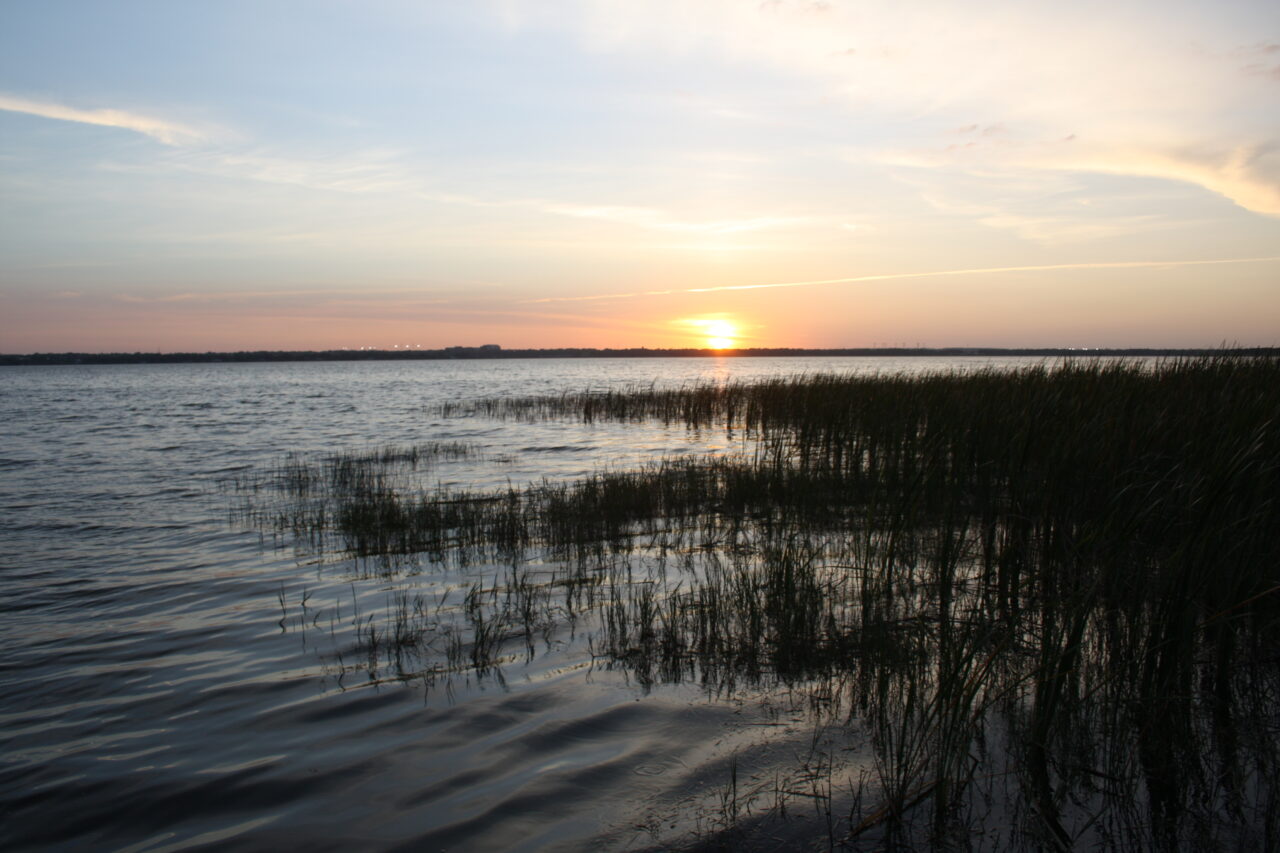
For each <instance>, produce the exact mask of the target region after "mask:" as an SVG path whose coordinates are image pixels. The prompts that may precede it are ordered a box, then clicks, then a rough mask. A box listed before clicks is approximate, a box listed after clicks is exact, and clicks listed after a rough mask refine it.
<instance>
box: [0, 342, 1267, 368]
mask: <svg viewBox="0 0 1280 853" xmlns="http://www.w3.org/2000/svg"><path fill="white" fill-rule="evenodd" d="M1220 351H1221V350H1220V349H1087V350H1086V349H1064V348H1034V349H1022V348H1012V349H1010V348H1001V347H940V348H926V347H879V348H854V349H798V348H790V347H769V348H764V347H753V348H745V349H731V350H712V349H694V348H685V349H649V348H648V347H631V348H628V349H591V348H586V347H562V348H558V349H501V348H500V347H497V346H494V345H492V344H490V345H486V346H481V347H447V348H445V349H434V350H427V349H422V350H417V349H415V350H408V349H405V350H399V349H396V350H345V349H344V350H253V351H242V352H132V353H129V352H112V353H93V352H62V353H30V354H25V355H16V354H0V365H47V364H175V363H200V362H208V363H215V362H270V361H418V360H448V359H497V358H706V357H721V358H726V357H727V358H752V357H755V358H761V357H780V356H782V357H786V356H950V357H955V356H966V355H973V356H1041V357H1046V358H1052V357H1062V356H1075V357H1095V356H1111V357H1114V356H1190V355H1208V354H1211V353H1214V352H1220ZM1232 352H1236V353H1240V354H1245V355H1272V356H1275V355H1280V348H1277V347H1253V348H1245V349H1232Z"/></svg>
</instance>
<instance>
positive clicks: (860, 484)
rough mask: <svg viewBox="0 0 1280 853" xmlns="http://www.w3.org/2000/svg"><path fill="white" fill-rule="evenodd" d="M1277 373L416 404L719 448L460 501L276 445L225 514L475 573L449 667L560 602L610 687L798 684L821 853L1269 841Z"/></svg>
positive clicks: (312, 541)
mask: <svg viewBox="0 0 1280 853" xmlns="http://www.w3.org/2000/svg"><path fill="white" fill-rule="evenodd" d="M1278 389H1280V364H1278V363H1277V361H1276V360H1274V359H1267V358H1257V357H1245V356H1240V355H1235V354H1232V353H1230V352H1227V353H1223V354H1220V355H1217V356H1211V357H1204V358H1196V359H1189V360H1176V361H1167V362H1162V363H1159V364H1156V365H1154V366H1140V365H1137V364H1128V363H1123V362H1098V361H1093V362H1077V363H1067V364H1064V365H1062V366H1059V367H1056V368H1049V367H1034V368H1028V369H1024V370H1018V371H1013V372H998V371H987V372H979V373H976V374H965V375H960V374H937V375H928V376H923V377H907V376H872V377H857V376H827V375H815V376H805V377H797V378H791V379H777V380H769V381H764V382H757V383H748V384H732V383H730V384H724V385H715V386H696V387H691V388H685V389H676V390H669V391H668V390H658V389H640V390H634V391H629V392H610V393H604V394H569V395H562V396H556V397H530V398H522V399H501V400H487V401H480V402H475V403H468V404H466V405H465V406H457V405H449V406H445V407H443V408H442V411H441V412H440V414H443V415H446V416H485V417H498V418H509V419H523V420H539V419H551V418H560V419H570V420H578V421H581V422H583V423H598V422H603V421H615V422H622V423H629V422H640V421H657V422H661V423H665V424H668V425H673V424H676V425H678V424H683V425H685V426H686V427H688V428H689V429H695V430H709V429H724V430H726V431H729V432H732V433H734V434H736V435H740V436H745V437H746V439H747V441H746V442H745V443H744V445H743V447H744V449H743V450H742V452H740V453H738V454H736V455H730V456H722V457H716V458H707V459H696V458H682V459H670V460H663V461H658V462H655V463H653V464H650V465H647V466H643V467H640V468H638V469H636V470H627V471H608V470H606V471H601V472H598V473H596V474H593V475H591V476H589V477H586V478H584V479H582V480H580V481H577V482H573V483H550V482H544V483H540V484H533V485H530V486H528V487H525V488H520V489H516V488H510V489H507V490H506V491H503V492H497V493H483V494H477V493H465V492H450V491H445V490H430V489H421V488H414V487H412V486H410V485H408V483H407V481H406V480H405V478H404V477H403V476H402V475H403V474H404V473H405V471H406V468H405V466H406V464H409V465H410V466H411V465H413V464H419V463H420V461H421V458H422V457H415V459H414V461H413V462H412V463H408V462H407V459H402V458H401V457H400V456H398V455H397V454H396V453H389V454H384V455H382V456H378V455H376V454H366V455H363V456H347V457H338V456H335V457H330V458H327V459H325V460H322V461H321V462H320V463H312V462H307V461H305V460H300V459H299V460H294V461H292V462H287V463H286V464H285V466H283V468H282V469H281V471H280V472H276V473H275V474H274V475H273V477H274V482H275V483H277V484H278V485H277V487H276V489H275V495H276V497H277V498H279V499H278V500H275V501H267V502H265V504H263V505H259V506H256V507H255V508H254V509H253V510H252V511H250V512H247V513H246V515H245V517H247V518H252V519H254V520H255V521H256V523H258V524H260V525H262V526H264V527H265V528H268V529H272V530H275V531H279V532H282V533H285V532H287V533H289V534H291V535H293V536H295V537H297V538H298V539H299V540H300V541H304V542H306V543H308V544H309V546H310V547H313V548H315V549H317V550H326V549H328V550H333V551H336V552H338V553H341V554H343V555H345V556H346V557H349V558H352V559H355V560H357V561H366V562H367V561H374V562H377V563H378V565H380V566H381V567H382V568H383V570H384V571H390V570H393V569H400V568H405V567H412V566H415V565H420V564H421V563H422V562H424V561H425V562H427V563H431V564H435V565H438V566H445V567H454V568H459V567H466V566H473V565H479V564H488V565H492V566H494V567H506V568H505V569H502V570H501V571H500V572H499V571H498V570H497V569H495V571H494V573H493V575H492V579H491V580H490V581H488V582H484V581H478V582H477V583H476V585H475V586H474V587H473V588H472V589H471V590H470V592H468V594H467V596H466V598H465V601H464V603H463V604H462V605H461V607H460V609H459V610H458V611H457V614H458V615H457V619H456V621H455V622H453V623H450V624H449V625H448V626H446V627H445V628H441V629H439V631H442V632H443V633H444V634H445V635H448V636H450V637H452V638H453V640H452V643H453V645H452V646H451V648H453V652H452V656H451V657H449V660H450V661H451V662H450V663H449V665H450V666H453V667H455V668H457V667H466V666H469V667H470V668H471V669H472V670H474V671H476V672H484V671H486V670H488V669H492V668H493V666H494V662H495V661H499V660H502V659H503V655H508V656H509V655H511V654H513V652H512V649H517V650H519V649H522V650H523V654H525V655H526V656H528V655H532V654H534V650H535V646H536V643H535V641H534V637H535V635H537V634H538V633H539V632H541V634H542V635H543V636H544V637H548V636H550V633H551V632H552V631H554V630H555V626H556V625H557V624H572V625H577V624H578V621H579V620H589V624H590V625H591V626H592V632H591V635H590V647H591V649H592V651H593V653H594V654H595V655H597V657H598V658H599V659H600V660H601V661H602V662H603V664H604V665H610V666H616V667H621V668H624V669H626V670H627V671H629V672H631V673H633V674H634V675H635V677H636V679H637V680H638V681H639V682H640V683H641V684H656V683H664V682H678V681H695V682H698V683H701V684H703V685H704V686H705V687H706V688H707V689H708V690H709V691H713V692H717V693H732V692H733V691H735V690H738V689H740V688H743V687H746V686H750V687H753V688H758V687H759V686H760V685H775V686H777V687H779V688H786V689H796V688H800V687H802V688H804V689H805V690H807V691H809V695H810V696H812V697H814V699H813V701H814V703H815V705H820V706H821V708H820V710H821V712H822V713H823V714H825V715H826V716H827V717H828V718H831V719H836V718H839V719H844V720H848V721H850V722H853V723H856V724H857V725H860V726H863V727H865V728H866V729H867V730H868V732H869V735H870V742H871V749H872V753H873V766H874V782H870V781H867V780H864V783H863V784H860V785H858V786H856V789H855V791H854V794H853V795H852V796H851V797H849V798H848V802H849V803H851V804H853V805H850V812H849V813H848V815H847V816H846V818H845V821H844V823H843V824H842V825H841V826H842V828H839V829H837V828H836V826H835V824H834V823H832V824H830V828H829V842H830V844H831V846H836V845H837V844H845V843H847V844H857V843H859V839H861V838H863V837H865V836H867V835H868V834H875V835H876V837H877V838H878V839H879V842H878V843H883V844H885V845H887V846H890V847H892V846H894V845H905V846H921V845H926V846H929V845H931V846H933V847H936V848H939V849H943V848H951V847H968V846H972V844H973V843H974V841H973V836H972V832H973V827H974V826H975V825H979V824H982V822H983V820H984V818H983V817H982V815H983V814H986V815H992V814H995V815H998V816H1000V817H999V819H998V820H997V819H990V818H987V820H988V821H989V822H991V823H992V825H991V827H989V835H988V836H987V837H986V840H985V841H983V842H982V843H981V844H979V846H984V845H991V846H1006V847H1013V848H1036V849H1071V848H1074V847H1078V846H1083V845H1088V846H1094V847H1101V848H1104V849H1134V848H1135V847H1137V848H1144V849H1170V850H1173V849H1190V848H1197V849H1208V848H1215V847H1232V848H1263V847H1272V846H1275V845H1276V844H1277V843H1278V842H1280V819H1277V818H1276V817H1275V815H1277V814H1280V803H1278V802H1277V796H1278V795H1280V750H1278V749H1277V740H1276V732H1277V730H1278V729H1280V678H1278V677H1277V676H1280V666H1277V664H1278V662H1280V643H1278V642H1277V641H1278V640H1280V634H1278V632H1277V629H1278V628H1280V618H1278V617H1280V568H1278V567H1280V538H1278V537H1277V535H1276V533H1277V531H1280V390H1278ZM441 452H453V451H441ZM410 470H411V467H410ZM268 479H270V478H268ZM251 491H252V490H251ZM535 568H536V570H537V571H536V573H535V571H534V569H535ZM410 621H411V620H410ZM429 634H430V631H429V630H427V628H425V627H424V628H420V629H419V628H414V629H411V630H407V631H406V632H404V633H402V632H400V631H399V630H397V631H395V632H394V634H393V637H394V639H393V640H392V642H393V643H394V644H395V645H396V647H400V646H404V647H406V648H407V647H415V648H422V647H424V646H430V643H431V641H430V639H429V636H428V635H429ZM464 636H465V638H466V639H465V640H464V639H462V638H463V637H464ZM447 657H448V656H447ZM869 785H870V786H873V787H874V790H873V791H869V790H868V786H869ZM838 787H839V785H835V784H834V783H833V782H832V781H831V780H830V779H829V780H828V788H827V789H828V791H832V790H834V789H835V788H838ZM829 802H830V798H829ZM738 803H739V801H738V799H737V797H736V795H735V796H734V797H733V798H732V800H731V804H732V808H731V809H730V811H732V813H733V816H734V819H735V820H736V819H737V818H738V812H739V805H738Z"/></svg>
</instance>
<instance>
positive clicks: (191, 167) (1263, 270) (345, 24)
mask: <svg viewBox="0 0 1280 853" xmlns="http://www.w3.org/2000/svg"><path fill="white" fill-rule="evenodd" d="M0 309H2V310H0V352H7V353H26V352H67V351H76V352H138V351H142V352H152V351H162V352H172V351H200V352H203V351H209V350H258V349H271V350H297V349H338V348H351V349H355V348H359V347H374V348H379V349H383V348H385V349H391V348H393V347H421V348H423V349H435V348H440V347H445V346H474V345H480V344H488V343H496V344H499V345H501V346H504V347H508V348H525V347H533V348H547V347H561V346H564V347H638V346H647V347H704V346H705V347H716V348H726V347H868V346H899V345H906V346H917V345H919V346H931V347H949V346H997V347H999V346H1008V347H1216V346H1220V345H1223V344H1227V345H1231V344H1238V345H1242V346H1276V345H1280V3H1276V2H1274V0H1217V2H1212V3H1210V2H1203V0H1195V2H1190V1H1189V0H1159V2H1152V1H1151V0H1133V2H1125V3H1116V2H1105V3H1104V2H1093V0H1075V2H1071V3H1067V2H1036V0H1018V2H984V3H981V4H962V3H954V2H930V0H921V2H911V3H900V2H894V3H890V2H840V0H830V2H809V0H805V1H804V2H784V0H765V2H760V0H645V2H634V0H613V2H605V0H598V1H597V0H528V2H522V0H468V2H446V0H436V2H377V0H373V2H370V0H364V1H363V2H359V3H355V2H351V3H344V2H323V0H315V1H314V2H313V0H308V2H277V0H251V2H236V0H222V2H217V3H177V2H171V0H159V1H158V2H130V0H117V2H112V3H102V2H88V0H80V2H70V0H8V2H5V3H3V4H0Z"/></svg>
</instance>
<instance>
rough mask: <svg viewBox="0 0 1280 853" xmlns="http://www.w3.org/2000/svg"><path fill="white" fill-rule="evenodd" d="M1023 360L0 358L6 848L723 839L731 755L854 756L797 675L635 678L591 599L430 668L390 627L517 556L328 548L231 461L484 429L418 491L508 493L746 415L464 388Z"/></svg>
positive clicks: (916, 368)
mask: <svg viewBox="0 0 1280 853" xmlns="http://www.w3.org/2000/svg"><path fill="white" fill-rule="evenodd" d="M1028 363H1037V360H1036V359H1023V358H1007V359H1002V360H992V359H988V358H967V359H945V360H944V359H937V358H934V359H929V358H903V359H890V358H882V359H853V358H787V359H749V358H738V359H734V358H726V359H714V358H698V359H635V360H630V359H600V360H592V359H581V360H552V359H547V360H493V361H415V362H359V363H346V362H322V363H284V364H178V365H121V366H84V367H73V366H65V367H31V368H0V422H3V423H4V424H5V434H6V439H5V442H4V446H3V447H2V448H0V505H2V506H3V508H4V510H3V511H4V522H3V528H0V530H2V534H0V535H2V536H3V540H0V541H2V544H3V557H0V600H3V602H4V610H5V617H4V620H3V622H0V634H2V636H3V641H2V642H0V680H2V682H0V687H2V692H0V695H2V696H3V699H0V742H2V744H3V748H2V750H0V810H2V811H3V813H4V814H5V819H4V821H3V826H0V846H3V847H4V848H5V849H46V848H49V847H63V848H76V849H127V850H138V851H141V850H176V849H183V848H189V847H201V846H220V845H227V846H235V847H236V848H238V849H264V850H265V849H279V848H283V847H286V846H288V847H293V846H306V847H308V848H312V849H330V848H350V847H359V848H361V849H398V848H405V849H409V848H412V849H502V850H544V849H556V850H563V849H599V848H601V847H603V848H606V849H640V848H645V847H651V846H660V845H664V844H668V843H675V841H673V839H674V840H678V841H679V843H682V844H684V843H689V842H691V841H696V840H698V839H705V838H708V837H711V836H712V834H713V833H714V832H715V830H716V829H717V828H718V827H719V826H721V825H722V823H723V822H724V818H725V813H726V811H727V810H730V809H734V808H736V807H737V804H736V803H730V802H729V800H728V797H736V796H737V789H736V786H737V784H738V783H739V778H738V777H739V775H740V774H739V768H740V767H742V768H743V769H742V771H741V775H742V776H743V779H742V784H743V786H744V790H745V781H746V780H745V777H746V775H747V770H748V769H749V770H750V771H751V773H752V774H753V777H752V778H754V779H756V780H759V779H761V778H764V777H766V776H767V774H768V773H769V772H773V771H772V770H771V768H773V767H774V766H775V763H777V766H782V764H787V763H790V764H794V759H795V756H796V755H797V754H798V753H803V752H804V750H805V749H810V748H811V747H812V745H813V744H814V743H816V741H817V740H818V739H820V738H828V739H834V740H833V741H832V742H833V743H834V744H835V745H836V750H837V751H839V750H841V749H843V750H844V752H845V753H846V754H847V755H848V760H849V761H852V762H856V761H858V760H859V752H858V748H859V740H858V736H857V733H856V730H843V729H841V730H831V729H821V730H820V729H818V728H815V727H814V725H813V724H812V721H811V720H810V719H809V718H808V716H807V714H806V710H805V707H804V705H803V703H797V702H794V701H791V698H790V697H788V696H787V695H785V692H783V691H769V690H766V689H762V688H754V689H750V690H747V689H744V690H741V691H726V690H723V689H716V690H711V689H707V688H706V687H705V686H704V685H699V684H697V683H693V684H690V683H687V682H686V683H664V682H663V681H662V680H661V679H659V680H657V681H656V682H655V681H653V680H645V681H644V682H643V683H642V682H640V681H638V680H637V679H636V678H634V677H633V674H632V673H630V672H629V671H628V670H627V669H626V668H625V667H613V666H609V665H606V664H605V663H603V662H602V661H601V659H600V657H599V655H596V654H593V652H592V644H591V643H592V636H591V631H592V626H591V623H590V620H584V621H575V620H571V619H565V620H562V621H561V622H557V623H554V624H547V625H544V626H543V629H542V631H541V633H540V634H539V636H538V637H537V638H536V641H535V640H531V641H529V642H527V643H526V642H523V641H522V642H517V643H514V644H513V647H515V648H516V649H517V651H516V652H515V653H513V654H510V655H507V656H506V657H504V658H503V660H502V662H501V663H500V665H498V666H497V667H494V668H492V669H488V670H486V671H477V670H474V669H472V670H468V669H467V668H465V667H460V668H459V667H455V668H453V669H451V670H450V669H441V668H440V667H438V666H436V665H435V663H433V659H432V657H431V652H430V649H431V648H432V646H431V643H432V642H433V641H432V638H431V637H420V638H419V639H421V641H422V643H421V645H422V646H423V648H425V649H427V651H426V652H423V653H422V654H421V655H419V656H418V657H417V658H415V659H413V660H407V659H405V657H404V656H403V655H402V654H400V652H402V651H403V649H402V648H401V647H400V646H399V645H396V644H388V643H387V641H386V639H385V638H386V636H387V633H386V632H387V631H390V630H392V626H393V624H394V623H395V620H396V615H397V613H399V614H401V615H403V614H404V613H405V611H406V608H409V607H411V606H412V607H415V608H418V612H419V613H420V614H427V613H428V611H431V608H434V610H433V611H431V613H433V614H434V615H432V616H431V618H430V619H428V618H427V616H426V615H424V616H423V620H422V621H420V622H419V623H417V624H419V625H420V626H421V625H442V626H443V625H447V618H448V614H449V613H451V612H454V611H456V610H457V609H458V608H461V607H462V606H463V604H462V601H461V597H462V594H463V592H464V591H465V590H466V589H468V588H469V584H471V583H472V582H473V579H474V578H476V577H479V576H483V575H485V573H489V574H490V575H491V574H493V573H494V572H495V571H498V570H499V567H494V566H456V565H443V564H441V565H433V564H432V563H431V562H430V561H429V560H425V561H422V560H420V561H418V563H417V564H416V565H414V566H412V567H411V569H409V570H403V571H402V570H399V569H396V568H394V567H387V568H385V570H379V569H377V568H376V567H374V568H371V567H370V566H369V565H367V564H362V563H360V562H359V561H352V560H344V559H334V558H333V557H332V556H331V555H329V556H326V555H324V554H317V553H316V552H315V551H314V550H309V549H307V548H305V547H296V543H292V542H290V541H289V540H288V537H277V536H273V535H271V534H270V532H264V531H263V530H262V529H260V528H258V527H255V526H254V525H252V524H247V523H245V522H244V520H243V516H240V517H237V515H236V506H237V502H238V501H240V500H241V498H242V497H243V495H242V494H241V492H238V491H237V487H236V485H235V484H236V483H237V482H239V483H240V484H241V489H243V484H244V483H245V482H249V481H251V480H252V478H253V477H254V476H256V472H262V471H269V470H271V469H272V468H273V466H275V467H278V466H279V465H280V464H281V461H282V460H283V459H284V458H285V456H286V454H290V453H293V454H301V457H295V458H303V459H306V458H313V457H319V456H322V455H323V454H330V453H334V452H339V451H356V452H358V451H362V450H368V449H371V448H379V447H385V446H387V445H398V446H408V445H414V444H419V443H423V442H447V443H456V444H458V445H460V446H465V447H467V448H470V452H468V453H466V454H459V455H458V456H457V457H456V458H452V457H450V458H441V459H440V460H438V462H437V463H435V464H434V465H433V467H431V468H430V470H429V471H427V470H424V471H423V472H422V476H423V478H424V481H425V483H424V485H428V486H434V485H437V484H440V485H444V486H448V487H451V488H455V489H459V490H461V489H472V490H493V489H503V488H506V487H508V486H509V485H512V486H517V487H518V486H523V485H524V484H527V483H530V482H538V481H542V480H544V479H548V480H564V479H572V478H576V477H579V476H582V475H584V474H587V473H589V472H591V471H595V470H599V469H601V468H606V467H607V468H610V469H614V470H621V469H625V468H628V467H631V466H635V465H639V464H642V463H644V462H646V461H652V460H654V459H656V458H659V457H661V456H663V455H669V454H675V455H678V454H688V453H708V452H710V453H728V452H732V451H733V450H734V449H735V448H736V447H738V446H739V444H740V442H741V441H742V440H743V439H742V438H741V437H740V436H730V435H725V434H723V433H721V432H705V433H694V432H690V431H687V430H686V429H685V428H684V427H683V426H681V427H673V428H669V429H668V428H663V427H661V426H659V425H653V424H616V423H614V424H597V425H583V424H578V423H571V422H564V421H561V422H555V421H550V422H542V423H533V424H531V423H524V422H519V421H493V420H486V419H483V418H476V417H472V418H443V417H440V416H439V415H437V414H434V413H433V412H434V411H435V410H436V409H435V407H438V406H439V405H440V404H441V403H445V402H459V401H467V400H472V399H480V398H489V397H504V396H514V395H530V394H557V393H561V392H565V391H581V390H604V389H610V388H615V389H618V388H628V387H648V386H653V385H656V386H659V387H665V386H681V385H687V384H690V383H694V382H706V381H710V382H724V381H731V380H749V379H755V378H763V377H771V376H779V375H791V374H797V373H816V372H862V373H865V372H876V371H880V372H909V373H918V372H922V371H931V370H949V369H959V370H969V369H974V368H980V367H986V366H998V367H1007V366H1017V365H1023V364H1028ZM246 478H248V479H246ZM451 596H452V597H451ZM423 608H426V609H425V610H424V609H423ZM433 620H435V621H433ZM379 632H381V633H379ZM379 636H381V637H383V638H384V639H383V642H382V644H381V645H379V643H378V642H376V639H377V638H378V637H379ZM370 637H373V638H374V639H375V642H372V643H371V642H370V641H369V638H370ZM761 790H763V788H762V789H761Z"/></svg>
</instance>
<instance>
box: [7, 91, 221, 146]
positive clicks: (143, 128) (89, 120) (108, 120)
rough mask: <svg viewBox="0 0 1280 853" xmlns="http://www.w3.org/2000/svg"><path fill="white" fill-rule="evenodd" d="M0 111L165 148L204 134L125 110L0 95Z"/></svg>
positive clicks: (186, 142)
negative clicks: (103, 130) (126, 134)
mask: <svg viewBox="0 0 1280 853" xmlns="http://www.w3.org/2000/svg"><path fill="white" fill-rule="evenodd" d="M0 110H4V111H6V112H12V113H25V114H27V115H33V116H40V117H41V118H48V119H56V120H58V121H71V122H78V123H80V124H92V125H97V126H99V127H117V128H120V129H121V130H131V131H133V132H134V133H141V134H142V135H144V136H150V137H151V138H152V139H155V140H157V141H159V142H163V143H164V144H165V145H190V144H193V143H197V142H202V141H204V140H205V139H206V134H205V133H203V132H202V131H200V130H197V129H196V128H193V127H190V126H188V125H185V124H180V123H178V122H173V121H168V120H166V119H161V118H156V117H155V116H149V115H143V114H141V113H135V112H129V111H127V110H114V109H92V110H85V109H79V108H77V107H68V106H66V105H65V104H55V103H52V102H50V101H33V100H30V99H27V98H20V97H17V96H15V95H6V94H0Z"/></svg>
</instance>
